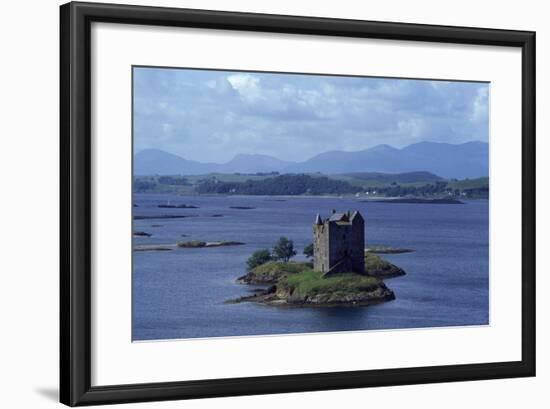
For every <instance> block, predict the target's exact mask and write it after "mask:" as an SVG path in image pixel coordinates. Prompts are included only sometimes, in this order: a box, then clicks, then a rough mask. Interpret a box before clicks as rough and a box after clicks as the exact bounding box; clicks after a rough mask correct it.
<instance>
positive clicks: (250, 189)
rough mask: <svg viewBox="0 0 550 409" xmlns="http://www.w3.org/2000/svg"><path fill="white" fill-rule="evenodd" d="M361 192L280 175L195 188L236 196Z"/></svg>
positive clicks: (338, 183)
mask: <svg viewBox="0 0 550 409" xmlns="http://www.w3.org/2000/svg"><path fill="white" fill-rule="evenodd" d="M361 190H362V189H361V188H360V187H357V186H352V185H351V184H349V183H348V182H344V181H340V180H333V179H329V178H327V177H324V176H323V177H311V176H308V175H281V176H277V177H274V178H267V179H262V180H247V181H245V182H221V181H218V180H212V179H208V180H204V181H202V182H201V183H199V184H198V185H197V186H196V187H195V191H196V192H197V193H218V194H237V195H303V194H311V195H321V194H349V193H357V192H359V191H361Z"/></svg>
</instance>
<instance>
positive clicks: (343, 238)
mask: <svg viewBox="0 0 550 409" xmlns="http://www.w3.org/2000/svg"><path fill="white" fill-rule="evenodd" d="M60 40H61V43H60V47H61V73H60V75H61V89H60V91H61V116H60V121H61V124H60V127H61V164H60V165H61V170H60V174H61V189H60V191H61V226H60V228H61V300H60V303H61V305H60V312H61V317H60V337H61V345H60V348H61V360H60V373H61V380H60V382H61V388H60V389H61V402H63V403H65V404H67V405H70V406H75V405H91V404H106V403H122V402H138V401H151V400H165V399H189V398H203V397H215V396H230V395H246V394H259V393H280V392H295V391H312V390H326V389H338V388H359V387H370V386H388V385H403V384H412V383H429V382H448V381H461V380H476V379H491V378H506V377H523V376H534V375H535V33H533V32H527V31H508V30H494V29H483V28H465V27H448V26H431V25H415V24H404V23H387V22H372V21H357V20H341V19H327V18H311V17H297V16H280V15H264V14H250V13H230V12H221V11H204V10H190V9H171V8H160V7H143V6H128V5H112V4H94V3H68V4H66V5H63V6H61V38H60ZM497 204H498V205H497Z"/></svg>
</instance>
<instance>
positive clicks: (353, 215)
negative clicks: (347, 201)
mask: <svg viewBox="0 0 550 409" xmlns="http://www.w3.org/2000/svg"><path fill="white" fill-rule="evenodd" d="M313 267H314V269H315V270H317V271H321V272H322V273H323V274H324V276H330V275H335V274H338V273H346V272H355V273H359V274H363V273H364V272H365V220H364V219H363V216H361V213H359V212H358V211H354V212H350V211H348V212H345V213H337V212H336V211H334V210H333V213H332V214H331V215H330V216H329V217H327V218H325V219H323V218H321V216H320V215H319V214H318V215H317V217H316V218H315V223H314V224H313Z"/></svg>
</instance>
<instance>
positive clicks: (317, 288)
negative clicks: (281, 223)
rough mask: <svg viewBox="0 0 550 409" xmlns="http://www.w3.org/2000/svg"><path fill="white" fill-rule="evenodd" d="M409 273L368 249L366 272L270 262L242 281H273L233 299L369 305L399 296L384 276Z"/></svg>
mask: <svg viewBox="0 0 550 409" xmlns="http://www.w3.org/2000/svg"><path fill="white" fill-rule="evenodd" d="M402 275H405V271H404V270H403V269H401V268H400V267H398V266H396V265H394V264H392V263H390V262H389V261H386V260H384V259H382V258H381V257H379V256H377V255H375V254H372V253H370V252H368V251H367V252H365V273H364V274H358V273H342V274H338V275H336V276H332V277H324V276H323V274H322V273H321V272H318V271H315V270H314V269H313V264H312V263H309V262H292V261H289V262H268V263H265V264H262V265H259V266H257V267H255V268H253V269H251V270H250V271H249V272H248V273H247V274H245V275H244V276H242V277H239V278H238V279H237V282H238V283H241V284H251V285H269V287H268V288H266V289H259V290H256V291H255V292H254V294H252V295H248V296H244V297H241V298H238V299H236V300H230V301H229V302H232V303H240V302H257V303H262V304H268V305H280V306H296V307H297V306H365V305H371V304H377V303H381V302H385V301H391V300H394V299H395V294H394V293H393V291H392V290H391V289H389V288H388V287H387V286H386V285H385V283H384V282H383V281H382V279H387V278H392V277H398V276H402Z"/></svg>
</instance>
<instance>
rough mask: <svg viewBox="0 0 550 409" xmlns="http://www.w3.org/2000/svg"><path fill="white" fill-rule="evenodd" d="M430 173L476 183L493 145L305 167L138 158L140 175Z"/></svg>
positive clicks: (248, 160) (420, 149)
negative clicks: (472, 180)
mask: <svg viewBox="0 0 550 409" xmlns="http://www.w3.org/2000/svg"><path fill="white" fill-rule="evenodd" d="M417 171H426V172H431V173H433V174H436V175H439V176H441V177H444V178H457V179H464V178H475V177H483V176H488V175H489V145H488V144H487V143H485V142H466V143H463V144H456V145H455V144H450V143H439V142H420V143H416V144H413V145H409V146H406V147H404V148H401V149H397V148H394V147H391V146H389V145H378V146H375V147H373V148H369V149H365V150H361V151H355V152H346V151H329V152H324V153H321V154H319V155H316V156H314V157H312V158H310V159H308V160H306V161H304V162H288V161H283V160H280V159H277V158H274V157H272V156H268V155H245V154H240V155H237V156H235V157H234V158H233V159H231V160H230V161H229V162H227V163H204V162H198V161H194V160H189V159H184V158H182V157H180V156H177V155H173V154H171V153H168V152H164V151H161V150H158V149H146V150H143V151H141V152H138V153H136V154H135V155H134V174H135V175H137V176H141V175H201V174H207V173H258V172H280V173H316V172H320V173H324V174H345V173H357V172H383V173H403V172H417Z"/></svg>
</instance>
